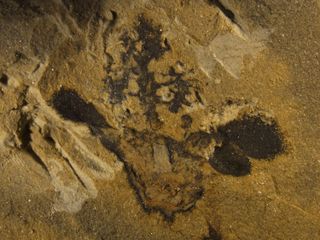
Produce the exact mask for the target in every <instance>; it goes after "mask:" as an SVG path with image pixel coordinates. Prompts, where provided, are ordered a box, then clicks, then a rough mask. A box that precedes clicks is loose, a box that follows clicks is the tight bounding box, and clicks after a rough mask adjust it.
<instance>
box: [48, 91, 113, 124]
mask: <svg viewBox="0 0 320 240" xmlns="http://www.w3.org/2000/svg"><path fill="white" fill-rule="evenodd" d="M51 102H52V105H53V107H54V109H55V110H56V111H57V112H58V113H59V114H60V115H61V116H62V117H63V118H65V119H67V120H71V121H73V122H81V123H86V124H88V125H89V126H93V127H97V128H104V127H107V123H106V121H105V119H104V117H103V116H102V115H101V114H100V113H99V112H98V111H97V110H96V108H95V107H94V105H93V104H92V103H87V102H86V101H85V100H84V99H82V98H81V97H80V96H79V95H78V94H77V92H76V91H74V90H70V89H64V88H61V89H60V90H59V91H58V92H56V93H55V94H54V95H53V96H52V100H51Z"/></svg>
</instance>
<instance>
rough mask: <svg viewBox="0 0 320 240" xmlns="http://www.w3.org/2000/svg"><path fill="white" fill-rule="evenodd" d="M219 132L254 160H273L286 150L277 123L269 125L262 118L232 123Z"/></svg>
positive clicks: (245, 118)
mask: <svg viewBox="0 0 320 240" xmlns="http://www.w3.org/2000/svg"><path fill="white" fill-rule="evenodd" d="M219 131H220V132H221V133H222V134H223V135H224V136H225V138H226V139H227V140H228V141H230V142H232V143H234V144H235V145H237V146H238V147H239V148H240V149H241V150H242V151H243V152H244V153H245V154H246V155H247V156H249V157H252V158H256V159H272V158H274V157H275V156H276V155H277V154H279V153H282V152H283V150H284V146H283V140H282V136H281V133H280V131H279V128H278V126H277V124H276V122H275V121H272V122H271V123H267V122H265V121H263V120H262V118H261V117H260V116H245V117H244V118H243V119H240V120H234V121H231V122H230V123H228V124H227V125H225V126H224V127H222V128H220V129H219Z"/></svg>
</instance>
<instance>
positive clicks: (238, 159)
mask: <svg viewBox="0 0 320 240" xmlns="http://www.w3.org/2000/svg"><path fill="white" fill-rule="evenodd" d="M209 163H210V165H211V166H212V167H213V168H214V169H215V170H216V171H218V172H220V173H222V174H226V175H232V176H236V177H240V176H245V175H248V174H250V172H251V163H250V161H249V158H248V157H246V156H245V155H244V154H242V153H241V152H240V151H238V149H236V147H234V146H232V145H231V144H229V143H225V144H223V145H222V146H221V147H217V148H216V149H215V151H214V154H213V156H212V157H211V158H210V160H209Z"/></svg>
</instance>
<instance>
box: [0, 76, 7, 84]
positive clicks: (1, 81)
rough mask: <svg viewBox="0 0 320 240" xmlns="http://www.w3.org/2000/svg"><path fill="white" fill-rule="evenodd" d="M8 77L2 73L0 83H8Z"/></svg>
mask: <svg viewBox="0 0 320 240" xmlns="http://www.w3.org/2000/svg"><path fill="white" fill-rule="evenodd" d="M8 81H9V78H8V76H7V75H6V74H4V73H2V74H1V76H0V83H2V84H3V85H8Z"/></svg>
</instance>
